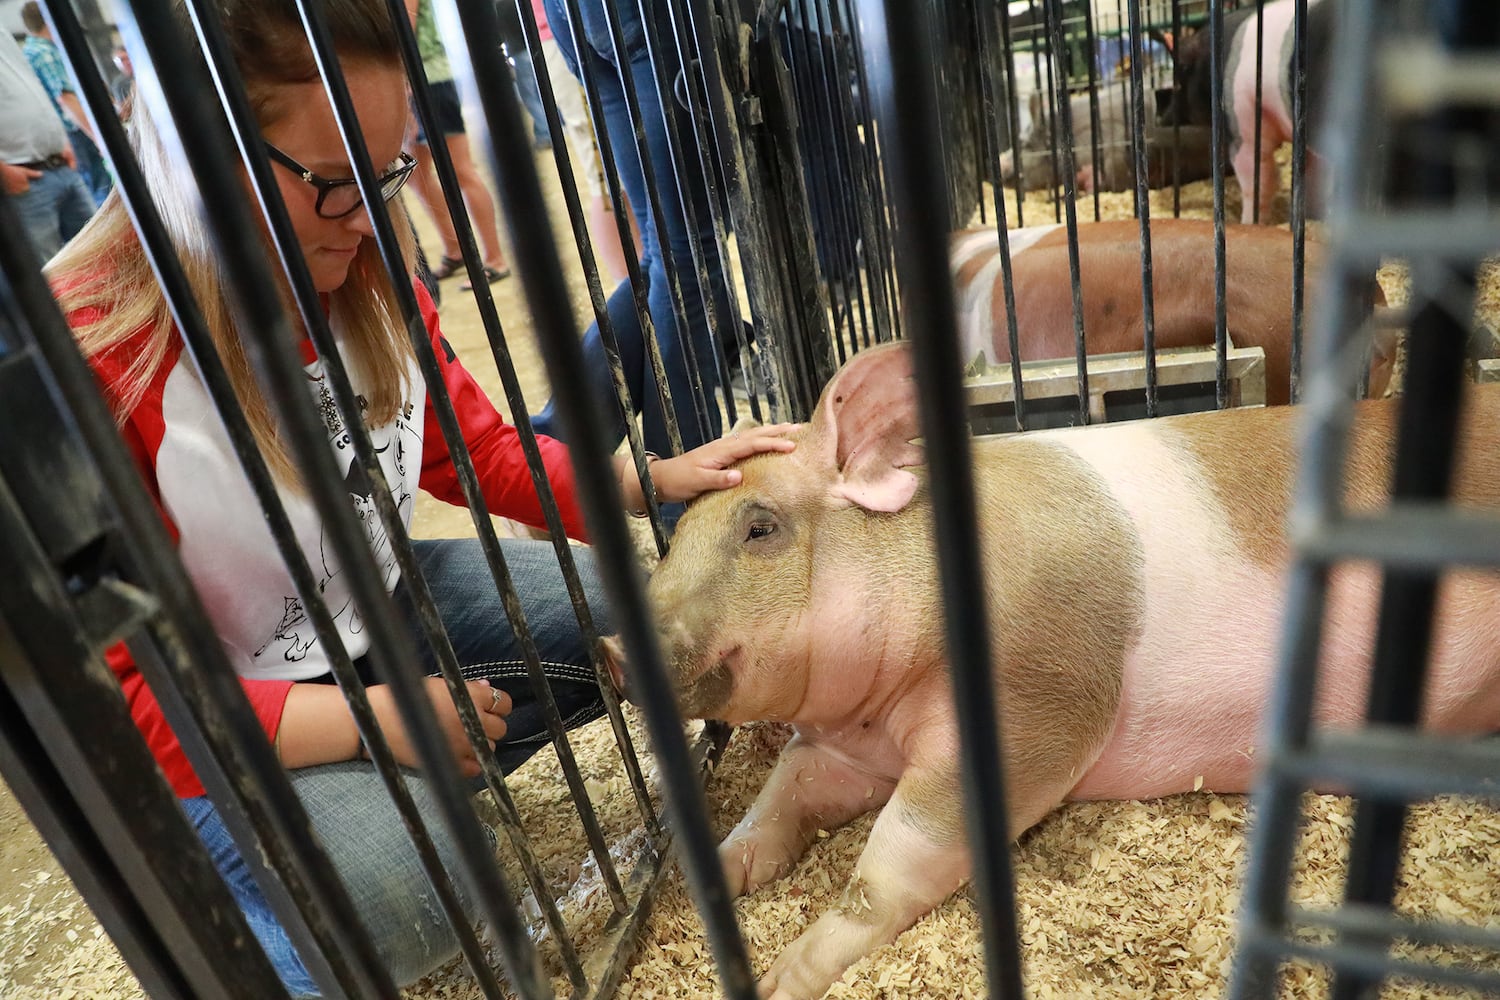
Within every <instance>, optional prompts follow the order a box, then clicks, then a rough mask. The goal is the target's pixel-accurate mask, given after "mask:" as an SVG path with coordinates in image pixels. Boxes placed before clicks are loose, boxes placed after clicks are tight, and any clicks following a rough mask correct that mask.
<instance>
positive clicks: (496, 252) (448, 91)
mask: <svg viewBox="0 0 1500 1000" xmlns="http://www.w3.org/2000/svg"><path fill="white" fill-rule="evenodd" d="M406 12H407V14H408V16H410V17H411V23H412V27H413V28H414V29H415V30H416V35H417V49H418V51H420V52H421V54H422V69H423V70H424V71H425V72H426V74H427V84H428V92H429V94H430V96H431V99H432V112H433V116H434V117H435V118H436V119H437V124H438V127H439V128H441V129H442V130H443V141H444V143H445V145H446V146H447V147H448V155H449V156H450V157H452V159H453V172H454V174H456V175H457V176H458V187H459V190H460V191H462V192H463V196H464V204H466V205H467V206H468V208H469V220H470V221H471V222H472V223H473V225H474V232H475V234H476V235H477V236H478V238H479V246H480V248H481V249H482V250H483V251H484V276H485V279H486V280H487V281H488V282H489V283H490V284H494V283H495V282H497V281H499V280H500V279H501V278H508V277H510V265H509V264H507V263H506V262H505V250H504V248H503V247H502V246H501V245H500V228H499V226H498V225H497V223H496V221H495V201H494V199H493V198H491V197H490V191H489V188H488V187H486V186H485V183H484V178H483V177H481V176H480V175H479V168H478V167H477V166H476V165H475V163H474V157H473V156H472V155H471V153H470V151H469V137H468V136H467V135H466V134H465V133H464V110H463V105H462V103H461V102H460V101H459V98H458V85H457V84H455V83H454V82H453V69H452V67H450V66H449V64H448V53H447V52H446V51H445V50H444V49H443V40H442V38H440V37H439V36H438V30H437V23H436V22H435V21H434V20H433V17H432V3H431V0H406ZM412 120H413V122H414V125H415V128H416V144H415V147H414V150H413V151H414V152H415V154H416V157H417V169H416V172H415V173H414V174H413V175H412V187H413V188H415V189H416V192H417V197H418V198H420V199H421V200H422V204H423V205H424V206H426V208H427V212H428V214H429V215H430V216H432V224H433V226H434V227H435V228H436V229H437V232H438V239H439V241H441V242H442V244H443V248H442V256H441V257H439V258H438V261H437V263H435V264H432V265H431V270H432V276H433V277H434V278H436V279H437V280H439V281H442V280H443V279H445V278H448V277H450V276H452V275H454V274H457V273H459V272H461V271H464V259H463V250H462V248H461V247H460V246H459V245H458V233H457V231H456V230H455V229H454V228H453V219H452V217H451V216H450V215H449V214H448V205H447V202H445V201H444V200H443V188H442V185H441V184H440V183H438V178H437V172H436V171H435V170H434V169H433V166H432V152H431V150H429V149H428V143H429V142H430V141H431V140H430V138H429V137H428V136H427V135H426V134H425V133H424V132H423V130H422V125H421V123H420V122H418V121H416V115H415V113H413V115H412ZM460 287H461V288H462V289H463V290H464V291H469V290H470V288H471V286H470V284H469V280H468V278H465V279H464V283H463V284H462V285H461V286H460Z"/></svg>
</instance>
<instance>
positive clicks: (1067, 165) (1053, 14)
mask: <svg viewBox="0 0 1500 1000" xmlns="http://www.w3.org/2000/svg"><path fill="white" fill-rule="evenodd" d="M1043 12H1044V13H1045V15H1046V19H1047V33H1048V38H1049V49H1050V51H1051V52H1052V54H1053V55H1055V56H1057V58H1055V59H1049V60H1048V62H1047V67H1048V71H1049V78H1050V73H1051V71H1052V69H1053V64H1054V63H1055V64H1056V71H1057V73H1058V74H1059V76H1060V78H1061V79H1060V80H1059V87H1058V92H1059V93H1060V94H1061V95H1062V96H1061V97H1060V98H1059V99H1058V102H1057V119H1056V120H1057V127H1058V130H1059V131H1060V132H1061V133H1062V134H1063V135H1064V136H1065V137H1066V139H1067V141H1065V142H1063V143H1060V144H1059V143H1057V142H1054V143H1053V147H1052V148H1053V159H1052V162H1053V163H1054V164H1057V163H1059V162H1060V163H1061V171H1060V172H1061V174H1062V186H1063V203H1064V206H1065V208H1066V210H1067V225H1068V280H1069V282H1070V283H1071V287H1072V290H1073V349H1074V356H1075V360H1076V362H1077V366H1078V368H1077V370H1078V420H1079V423H1083V424H1087V423H1090V422H1092V418H1091V415H1090V413H1089V369H1088V343H1087V341H1086V340H1085V339H1084V337H1085V332H1086V331H1085V330H1084V323H1083V278H1082V275H1081V274H1080V273H1079V263H1078V192H1077V189H1076V181H1075V174H1076V173H1077V171H1076V169H1075V167H1074V163H1073V140H1072V135H1073V109H1072V108H1071V107H1070V106H1069V104H1070V102H1069V100H1068V77H1067V66H1066V65H1065V62H1066V53H1067V48H1066V47H1065V46H1064V45H1063V33H1062V0H1043ZM1059 53H1061V55H1058V54H1059ZM1055 134H1056V133H1054V135H1055ZM1059 146H1061V150H1062V154H1063V157H1062V160H1061V161H1059V160H1058V159H1057V152H1058V148H1059Z"/></svg>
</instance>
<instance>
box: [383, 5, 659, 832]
mask: <svg viewBox="0 0 1500 1000" xmlns="http://www.w3.org/2000/svg"><path fill="white" fill-rule="evenodd" d="M387 5H388V7H389V8H390V10H391V12H392V17H393V18H395V17H396V14H397V13H398V7H399V4H398V0H387ZM399 13H400V14H401V17H400V18H399V19H398V21H397V23H398V28H399V25H400V23H401V22H403V21H407V20H408V19H407V18H406V16H405V8H404V7H399ZM516 14H517V17H518V19H519V21H520V24H521V33H522V35H523V36H524V38H525V42H526V49H527V53H528V54H529V55H530V57H531V62H532V71H533V73H534V75H535V76H536V82H537V90H538V92H539V94H540V95H541V96H542V98H543V100H542V109H543V114H544V117H545V118H546V120H547V129H548V134H549V135H552V136H562V135H564V134H565V132H566V127H565V125H564V123H563V121H562V118H561V116H560V115H559V114H558V109H557V100H556V97H555V92H554V91H553V89H552V71H551V70H550V69H549V68H548V67H547V55H546V52H545V51H544V50H543V48H542V39H541V33H540V30H539V28H538V26H537V20H536V13H535V11H533V10H532V8H531V4H530V3H529V2H523V3H517V4H516ZM399 30H400V33H401V39H402V43H401V47H402V61H403V62H404V63H405V65H406V70H407V76H408V78H409V79H410V80H411V81H412V85H413V86H412V99H413V103H414V105H415V106H416V109H417V118H418V120H419V121H420V122H421V123H422V127H423V132H424V133H425V134H427V135H433V134H435V133H433V132H428V131H427V123H428V122H431V121H432V119H433V111H432V110H431V100H430V97H429V95H428V93H427V91H426V89H425V87H424V88H419V87H417V86H416V82H417V81H418V80H419V79H420V80H422V81H424V82H425V80H426V78H427V73H426V70H425V69H423V68H422V61H421V54H420V52H419V51H417V50H416V48H415V42H414V41H407V36H408V35H409V34H411V29H410V28H400V29H399ZM575 55H576V54H575ZM413 60H415V61H413ZM439 131H441V130H439ZM428 148H429V149H431V150H432V155H433V165H434V166H435V167H436V168H437V172H438V180H439V182H440V183H441V185H442V189H443V196H444V198H445V200H446V201H447V203H448V204H450V205H462V204H463V197H462V192H461V191H459V190H458V187H457V177H456V176H454V175H453V171H452V169H451V164H452V157H451V156H449V155H448V151H447V149H446V144H445V143H436V144H432V145H429V147H428ZM571 157H572V150H571V144H570V143H568V142H562V141H558V142H553V143H552V158H553V162H555V163H556V164H557V177H558V183H559V187H560V189H561V191H562V196H563V204H564V206H565V207H566V208H567V211H568V222H569V224H570V226H571V228H572V231H573V241H574V243H575V244H577V247H578V259H579V263H580V264H582V265H583V277H584V285H585V287H587V289H588V294H589V305H590V306H591V307H592V310H593V316H594V322H595V324H596V325H597V327H598V329H599V341H600V344H601V345H602V347H603V349H604V354H605V359H606V361H607V363H608V364H609V370H610V377H611V384H612V386H613V388H614V394H615V402H616V405H617V406H618V407H619V410H618V412H619V415H620V419H621V422H622V424H623V426H624V428H625V437H626V439H627V440H628V441H629V442H630V451H631V455H632V456H634V457H635V460H636V474H637V476H638V477H639V479H640V483H641V486H642V492H643V494H644V497H645V501H646V512H647V515H648V516H649V517H650V518H651V526H652V533H653V535H654V537H655V540H656V544H657V549H658V551H659V552H665V551H666V544H667V541H666V534H665V530H664V528H663V526H662V520H661V507H660V504H659V503H658V501H657V498H656V484H655V483H654V482H653V481H652V479H651V476H650V474H649V472H648V471H647V463H646V459H645V452H646V448H645V444H644V443H643V442H642V440H641V430H640V425H639V424H638V423H637V422H636V421H635V420H633V419H632V418H631V417H632V414H631V410H632V406H631V402H630V399H631V395H630V389H629V387H628V386H627V384H626V380H625V373H624V371H623V370H622V367H621V363H620V348H619V339H618V337H617V336H616V333H615V327H614V321H613V320H612V319H611V318H610V315H609V305H608V303H607V302H606V300H605V297H604V289H603V286H602V285H601V284H600V281H599V267H598V261H597V258H596V257H595V255H594V247H593V240H592V237H591V236H590V234H589V227H588V221H587V218H586V215H585V212H584V209H583V204H582V202H581V200H580V199H579V196H578V182H577V178H576V177H575V176H574V172H573V169H572V159H571ZM577 166H578V169H580V170H587V169H590V167H591V164H586V163H580V164H578V165H577ZM611 166H613V164H611ZM450 176H451V183H450ZM616 193H617V195H618V192H616ZM620 204H621V200H620V199H619V198H618V197H616V199H615V205H616V211H615V217H616V223H617V224H619V222H620V220H621V219H623V218H624V214H623V213H624V210H623V208H620V207H619V206H620ZM450 214H451V215H452V218H453V224H454V230H455V231H456V232H457V233H458V234H459V239H460V243H461V245H462V246H463V247H464V255H465V256H464V261H465V264H466V266H467V267H468V268H469V269H470V280H471V282H472V283H473V287H474V290H475V292H476V293H477V294H476V301H477V303H478V305H479V316H480V320H481V322H483V324H484V329H485V335H486V337H487V338H488V339H489V342H490V350H491V352H492V353H493V354H494V356H495V364H496V367H497V369H498V370H499V372H500V376H501V381H502V383H503V385H504V390H505V399H506V404H507V405H508V406H509V408H510V413H511V418H512V420H513V421H514V423H515V426H516V429H517V431H519V432H520V436H521V445H522V448H523V450H524V451H525V452H526V455H527V456H528V463H527V464H528V465H529V466H530V468H531V476H532V483H533V485H534V486H535V487H536V489H537V495H538V496H539V497H540V498H541V499H542V511H543V514H544V515H545V516H546V518H547V530H548V533H549V534H550V535H551V536H552V542H553V547H554V549H555V550H556V551H557V554H558V562H559V563H560V565H561V566H562V567H563V576H564V579H565V580H566V581H567V584H568V593H569V598H570V599H571V600H572V602H573V610H574V612H575V613H576V614H577V615H578V616H579V619H578V620H579V624H580V625H581V626H582V627H583V629H584V634H585V635H586V636H593V635H594V628H593V615H592V614H591V613H590V612H589V611H588V609H587V607H586V606H585V605H584V603H583V590H582V587H581V586H578V585H577V570H576V567H575V566H574V563H573V557H572V553H571V548H570V546H569V545H568V544H567V540H566V534H565V532H564V531H563V528H562V522H561V519H560V518H555V517H554V514H555V511H554V507H555V505H556V500H555V497H554V494H553V492H552V486H551V483H550V482H548V481H547V477H546V476H545V475H544V473H543V466H542V465H541V464H540V455H539V453H538V452H537V449H536V447H535V444H534V442H535V439H536V435H535V432H534V431H532V429H531V420H530V418H529V410H528V408H527V406H526V400H525V397H524V395H523V394H522V392H521V389H520V382H519V380H518V379H517V378H516V377H515V374H514V365H513V364H511V361H510V351H509V350H508V349H507V348H506V347H505V342H504V334H503V332H502V331H501V329H500V321H499V318H498V315H497V314H496V311H495V305H494V295H493V294H491V292H490V291H489V288H488V282H484V281H482V280H481V278H480V277H479V276H478V272H476V271H475V270H474V268H475V267H481V269H482V262H480V261H479V257H478V252H479V251H478V249H477V248H475V249H474V256H473V257H470V256H469V248H470V247H471V246H472V233H473V227H472V226H471V225H470V224H469V220H468V216H467V214H466V213H464V212H453V213H450ZM625 228H626V229H627V230H628V229H629V224H628V222H626V223H625ZM466 234H467V235H466ZM621 250H622V253H623V254H624V256H625V257H626V259H627V261H629V260H635V259H636V258H635V250H634V247H633V246H632V245H631V242H630V240H629V239H628V238H627V239H626V240H625V242H623V243H622V244H621ZM627 270H628V265H627ZM481 286H483V288H481ZM533 454H536V455H537V461H535V462H532V461H530V458H531V456H532V455H533ZM594 670H595V673H596V675H598V676H599V677H600V678H601V679H602V680H606V681H607V673H606V672H605V668H604V666H603V664H602V663H601V662H600V661H599V659H598V657H597V655H596V656H595V657H594ZM612 687H613V686H612V685H610V684H608V683H602V684H601V690H602V691H604V699H605V708H606V711H607V712H608V714H609V716H610V721H611V724H612V725H613V726H614V732H615V742H616V744H617V745H618V746H619V747H620V751H621V754H622V756H623V757H624V759H625V767H626V773H627V774H630V773H639V764H638V762H637V760H636V755H635V748H634V747H633V746H631V745H630V737H629V734H628V733H627V731H626V730H625V728H624V725H623V720H621V721H620V723H619V724H616V719H617V718H618V717H619V708H618V699H617V698H615V697H614V694H613V690H612ZM638 804H639V805H640V807H641V809H642V815H643V816H644V817H645V818H646V823H647V826H648V828H651V829H654V828H655V817H654V814H653V813H652V811H651V807H650V802H649V800H641V799H639V797H638Z"/></svg>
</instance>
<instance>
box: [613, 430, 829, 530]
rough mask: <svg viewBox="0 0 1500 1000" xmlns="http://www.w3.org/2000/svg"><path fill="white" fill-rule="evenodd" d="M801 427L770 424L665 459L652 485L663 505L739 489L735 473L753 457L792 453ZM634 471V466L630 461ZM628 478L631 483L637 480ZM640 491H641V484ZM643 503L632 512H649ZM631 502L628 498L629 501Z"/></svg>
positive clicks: (660, 461) (653, 468)
mask: <svg viewBox="0 0 1500 1000" xmlns="http://www.w3.org/2000/svg"><path fill="white" fill-rule="evenodd" d="M801 429H802V425H801V424H770V425H768V426H766V427H751V428H747V429H745V430H743V431H739V432H738V433H735V434H731V435H729V436H728V437H721V438H719V439H718V440H716V441H710V442H708V444H705V445H700V446H699V447H697V448H694V449H693V450H692V451H690V452H688V453H686V454H684V455H678V456H677V457H675V458H661V459H657V460H656V461H654V462H652V463H651V466H650V468H651V482H652V483H653V484H654V485H655V486H656V499H657V500H658V501H659V502H661V503H673V502H683V501H687V500H691V499H693V498H694V497H696V496H698V495H699V494H700V493H707V492H708V491H709V490H727V489H728V488H729V487H731V486H737V485H739V481H740V470H739V469H731V468H729V466H731V465H734V464H735V463H736V462H739V461H741V460H743V459H746V458H749V457H750V456H751V455H759V454H761V453H762V452H767V451H791V450H792V449H793V448H795V447H797V443H796V442H795V441H793V440H791V438H789V437H788V436H787V435H789V434H792V433H793V432H795V431H798V430H801ZM626 461H627V464H628V465H630V468H631V469H632V471H633V470H634V465H633V464H631V463H630V462H629V460H628V459H627V460H626ZM634 478H635V477H634V476H633V475H631V476H627V481H629V480H633V479H634ZM636 490H637V491H639V490H640V485H639V483H637V484H636ZM637 496H638V497H640V498H641V499H640V502H639V503H631V504H630V507H631V509H632V510H642V509H644V508H645V506H646V504H645V500H644V497H643V496H641V494H640V493H639V492H637ZM629 499H631V498H629V497H628V496H627V501H628V500H629Z"/></svg>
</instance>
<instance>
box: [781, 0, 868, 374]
mask: <svg viewBox="0 0 1500 1000" xmlns="http://www.w3.org/2000/svg"><path fill="white" fill-rule="evenodd" d="M796 3H797V6H795V7H794V6H793V5H792V4H791V3H790V2H789V3H788V4H787V6H786V10H785V18H786V19H785V21H784V22H782V24H783V25H784V30H785V32H786V39H785V45H786V54H787V57H788V58H787V66H788V69H790V70H791V75H792V94H793V100H792V104H793V113H794V114H795V115H796V118H797V125H796V133H797V135H798V138H799V145H798V148H797V150H796V151H795V155H796V159H797V161H798V162H797V165H798V167H800V168H801V172H802V176H803V177H804V179H805V180H806V181H807V183H808V192H807V194H808V207H809V208H811V209H812V216H813V217H812V220H811V221H812V224H813V227H814V242H815V246H816V247H817V249H818V250H819V251H820V252H821V253H820V255H821V257H822V258H823V259H822V260H819V261H818V263H819V264H820V268H819V269H820V271H821V272H822V274H821V277H822V280H823V284H824V287H825V288H826V289H827V293H828V300H829V304H830V306H831V309H830V313H831V315H832V317H833V324H832V330H831V333H832V340H833V344H834V347H835V349H836V352H837V357H838V363H839V364H840V365H842V364H843V363H844V362H845V361H847V360H848V358H849V357H850V356H851V355H852V354H853V353H854V352H855V351H856V350H858V349H859V342H858V340H857V339H856V337H855V334H854V330H853V329H852V328H851V329H848V330H847V331H846V329H845V311H844V310H843V309H841V308H840V307H839V303H838V302H836V301H834V295H833V291H834V274H835V272H836V269H837V268H838V246H839V230H838V223H836V222H835V221H834V220H833V213H834V208H833V199H834V195H833V193H832V188H831V186H830V184H829V177H828V174H827V171H826V169H825V166H824V163H825V162H826V161H823V150H822V149H821V148H819V147H820V146H821V133H823V132H824V131H825V129H824V128H823V123H822V122H815V121H814V116H815V115H816V113H817V109H816V107H815V105H816V97H815V92H816V90H817V85H816V83H815V82H814V81H813V79H812V76H813V74H812V59H811V57H810V56H809V55H808V54H807V49H808V43H807V33H808V31H809V30H810V29H809V28H808V27H807V23H808V18H807V16H806V11H807V0H796ZM794 13H796V14H797V15H798V16H797V17H793V14H794ZM818 256H819V254H815V256H814V259H815V260H818ZM845 333H847V334H848V341H847V343H846V341H845V339H844V334H845Z"/></svg>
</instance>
